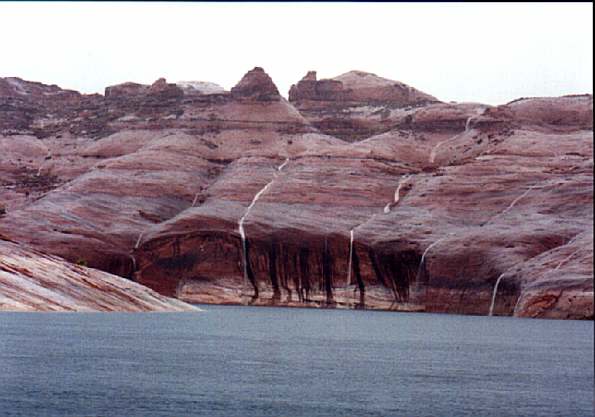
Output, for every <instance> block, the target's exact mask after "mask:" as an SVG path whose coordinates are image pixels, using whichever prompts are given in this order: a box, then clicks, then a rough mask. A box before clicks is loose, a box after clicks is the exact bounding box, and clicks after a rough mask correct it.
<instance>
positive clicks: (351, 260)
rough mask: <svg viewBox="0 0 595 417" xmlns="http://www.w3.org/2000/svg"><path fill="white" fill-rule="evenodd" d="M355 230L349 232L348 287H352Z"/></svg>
mask: <svg viewBox="0 0 595 417" xmlns="http://www.w3.org/2000/svg"><path fill="white" fill-rule="evenodd" d="M353 230H354V229H351V230H350V231H349V266H348V270H347V286H349V285H351V269H352V266H351V265H352V262H353V234H354V232H353Z"/></svg>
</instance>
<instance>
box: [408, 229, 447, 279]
mask: <svg viewBox="0 0 595 417" xmlns="http://www.w3.org/2000/svg"><path fill="white" fill-rule="evenodd" d="M451 235H452V233H449V234H448V236H446V237H443V238H441V239H438V240H437V241H435V242H434V243H432V244H431V245H430V246H428V247H427V248H426V250H425V251H424V253H423V254H422V255H421V261H419V267H418V268H417V276H416V277H415V280H416V281H417V282H419V277H420V275H421V269H422V268H423V266H424V265H425V262H426V255H427V254H428V252H430V249H432V248H433V247H434V246H436V245H437V244H438V243H440V242H442V241H443V240H444V239H446V238H447V237H450V236H451Z"/></svg>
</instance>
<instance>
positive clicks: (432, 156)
mask: <svg viewBox="0 0 595 417" xmlns="http://www.w3.org/2000/svg"><path fill="white" fill-rule="evenodd" d="M481 111H483V110H481ZM478 114H479V111H478ZM475 117H477V115H473V116H469V117H468V118H467V120H466V121H465V130H464V131H463V132H462V133H457V134H456V135H454V136H452V137H450V138H448V139H446V140H443V141H442V142H438V143H437V144H436V145H435V146H434V147H433V148H432V150H431V151H430V159H429V160H428V161H429V162H430V163H431V164H433V163H434V160H435V159H436V153H437V152H438V149H439V148H440V147H441V146H442V145H444V144H445V143H446V142H450V141H452V140H455V139H458V138H459V137H460V136H461V135H464V134H465V133H467V132H469V130H471V120H472V119H474V118H475Z"/></svg>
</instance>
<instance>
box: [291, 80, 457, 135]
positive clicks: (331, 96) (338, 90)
mask: <svg viewBox="0 0 595 417" xmlns="http://www.w3.org/2000/svg"><path fill="white" fill-rule="evenodd" d="M289 101H290V102H291V103H292V104H293V105H294V106H295V107H296V108H297V109H298V110H299V111H300V112H301V113H302V114H303V115H304V117H306V119H307V120H308V121H309V122H311V123H312V124H313V125H314V126H316V127H317V128H318V129H320V130H321V131H322V132H324V133H326V134H329V135H333V136H337V137H339V138H341V139H344V140H348V141H355V140H361V139H365V138H367V137H371V136H373V135H376V134H379V133H382V132H386V131H388V130H390V129H393V128H396V127H398V126H399V125H401V124H403V123H408V122H409V119H406V117H407V116H409V118H410V117H411V114H412V113H413V112H414V110H415V108H417V107H419V106H425V105H428V104H430V103H439V100H438V99H436V98H435V97H433V96H430V95H429V94H426V93H423V92H421V91H419V90H416V89H414V88H412V87H410V86H408V85H406V84H403V83H401V82H398V81H392V80H388V79H386V78H382V77H378V76H377V75H375V74H370V73H367V72H363V71H351V72H348V73H346V74H343V75H340V76H338V77H335V78H333V79H323V80H317V79H316V72H315V71H310V72H308V73H307V74H306V76H305V77H304V78H303V79H302V80H301V81H300V82H298V83H297V84H295V85H292V86H291V89H290V90H289ZM463 123H464V121H463Z"/></svg>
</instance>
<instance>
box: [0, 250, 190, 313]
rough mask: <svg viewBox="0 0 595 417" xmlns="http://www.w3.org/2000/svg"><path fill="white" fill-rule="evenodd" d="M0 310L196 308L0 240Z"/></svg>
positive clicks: (115, 278) (139, 286)
mask: <svg viewBox="0 0 595 417" xmlns="http://www.w3.org/2000/svg"><path fill="white" fill-rule="evenodd" d="M0 311H145V312H146V311H198V309H197V308H195V307H193V306H191V305H189V304H186V303H184V302H181V301H179V300H176V299H173V298H168V297H164V296H162V295H160V294H158V293H156V292H155V291H152V290H150V289H148V288H146V287H143V286H142V285H139V284H137V283H135V282H131V281H129V280H127V279H124V278H122V277H118V276H115V275H112V274H108V273H106V272H102V271H98V270H95V269H91V268H86V267H84V266H81V265H75V264H72V263H69V262H66V261H64V260H63V259H60V258H58V257H56V256H50V255H45V254H43V253H40V252H38V251H35V250H31V249H26V248H23V247H22V246H20V245H18V244H16V243H13V242H8V241H4V240H0Z"/></svg>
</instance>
